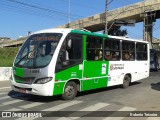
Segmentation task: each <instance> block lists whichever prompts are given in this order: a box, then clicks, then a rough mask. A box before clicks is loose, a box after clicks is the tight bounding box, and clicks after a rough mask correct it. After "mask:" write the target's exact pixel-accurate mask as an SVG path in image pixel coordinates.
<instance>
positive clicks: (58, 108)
mask: <svg viewBox="0 0 160 120" xmlns="http://www.w3.org/2000/svg"><path fill="white" fill-rule="evenodd" d="M81 102H82V101H70V102H66V103H63V104H60V105H57V106H54V107H51V108H48V109H44V110H41V111H58V110H62V109H64V108H66V107H69V106H72V105H76V104H79V103H81ZM34 119H37V118H36V117H35V118H33V117H31V118H29V120H34ZM16 120H25V119H24V118H19V119H16Z"/></svg>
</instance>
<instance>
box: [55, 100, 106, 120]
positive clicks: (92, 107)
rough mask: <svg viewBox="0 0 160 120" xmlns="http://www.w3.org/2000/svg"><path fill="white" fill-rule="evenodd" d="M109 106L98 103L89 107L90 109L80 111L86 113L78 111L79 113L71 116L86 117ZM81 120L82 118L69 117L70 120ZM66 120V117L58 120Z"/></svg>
mask: <svg viewBox="0 0 160 120" xmlns="http://www.w3.org/2000/svg"><path fill="white" fill-rule="evenodd" d="M108 105H109V104H107V103H97V104H94V105H92V106H89V107H86V108H83V109H81V110H79V111H85V112H79V111H78V112H74V113H72V114H69V116H76V115H78V116H84V115H87V114H89V113H90V112H91V111H97V110H99V109H101V108H103V107H106V106H108ZM79 118H80V117H68V120H69V119H72V120H75V119H79ZM65 119H66V117H61V118H59V119H58V120H65Z"/></svg>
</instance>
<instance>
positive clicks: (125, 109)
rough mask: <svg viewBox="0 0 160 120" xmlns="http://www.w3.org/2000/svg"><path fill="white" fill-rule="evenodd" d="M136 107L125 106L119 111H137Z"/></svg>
mask: <svg viewBox="0 0 160 120" xmlns="http://www.w3.org/2000/svg"><path fill="white" fill-rule="evenodd" d="M135 110H136V108H133V107H123V108H121V109H119V110H118V111H135Z"/></svg>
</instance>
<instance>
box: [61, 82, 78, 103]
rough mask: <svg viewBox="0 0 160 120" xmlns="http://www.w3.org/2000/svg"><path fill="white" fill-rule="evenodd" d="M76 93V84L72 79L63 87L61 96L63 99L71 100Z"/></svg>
mask: <svg viewBox="0 0 160 120" xmlns="http://www.w3.org/2000/svg"><path fill="white" fill-rule="evenodd" d="M76 95H77V84H76V83H75V82H73V81H71V82H68V83H67V84H66V86H65V88H64V93H63V94H62V98H63V99H64V100H72V99H74V98H75V97H76Z"/></svg>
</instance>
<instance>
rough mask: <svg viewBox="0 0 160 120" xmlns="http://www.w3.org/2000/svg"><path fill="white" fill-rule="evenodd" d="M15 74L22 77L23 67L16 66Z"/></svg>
mask: <svg viewBox="0 0 160 120" xmlns="http://www.w3.org/2000/svg"><path fill="white" fill-rule="evenodd" d="M16 76H19V77H23V76H24V69H23V68H16Z"/></svg>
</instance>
